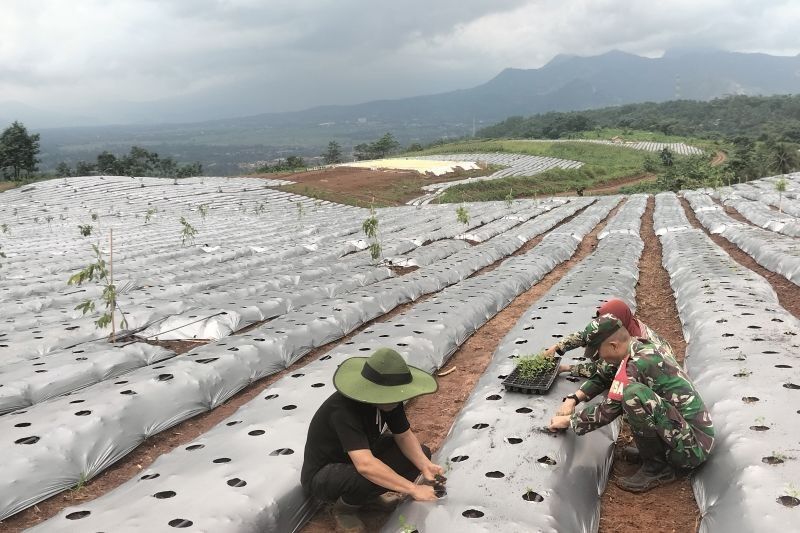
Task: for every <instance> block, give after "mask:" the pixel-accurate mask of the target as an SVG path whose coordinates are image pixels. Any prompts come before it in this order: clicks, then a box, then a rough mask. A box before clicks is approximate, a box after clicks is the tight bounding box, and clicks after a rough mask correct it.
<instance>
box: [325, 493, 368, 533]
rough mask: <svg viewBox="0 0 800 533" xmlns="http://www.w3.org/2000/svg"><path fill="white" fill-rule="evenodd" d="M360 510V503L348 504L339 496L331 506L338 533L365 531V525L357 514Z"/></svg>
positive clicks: (362, 532)
mask: <svg viewBox="0 0 800 533" xmlns="http://www.w3.org/2000/svg"><path fill="white" fill-rule="evenodd" d="M360 510H361V506H360V505H350V504H349V503H345V501H344V500H343V499H341V498H339V499H338V500H337V501H336V503H334V504H333V506H332V507H331V515H332V516H333V521H334V522H335V523H336V531H337V532H338V533H367V527H366V526H365V525H364V522H362V521H361V518H359V516H358V512H359V511H360Z"/></svg>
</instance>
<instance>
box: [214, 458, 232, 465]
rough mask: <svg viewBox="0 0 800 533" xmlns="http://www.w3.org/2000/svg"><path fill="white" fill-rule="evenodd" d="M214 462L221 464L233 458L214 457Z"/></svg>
mask: <svg viewBox="0 0 800 533" xmlns="http://www.w3.org/2000/svg"><path fill="white" fill-rule="evenodd" d="M211 462H212V463H216V464H220V463H230V462H231V460H230V458H229V457H220V458H218V459H214V460H213V461H211Z"/></svg>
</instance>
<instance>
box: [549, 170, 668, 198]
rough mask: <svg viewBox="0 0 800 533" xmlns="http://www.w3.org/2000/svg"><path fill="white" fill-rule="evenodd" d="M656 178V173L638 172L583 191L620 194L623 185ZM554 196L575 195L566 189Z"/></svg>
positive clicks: (596, 193)
mask: <svg viewBox="0 0 800 533" xmlns="http://www.w3.org/2000/svg"><path fill="white" fill-rule="evenodd" d="M655 178H656V175H655V174H638V175H636V176H629V177H627V178H620V179H616V180H612V181H610V182H608V183H604V184H603V185H598V186H597V187H591V188H589V189H586V190H584V191H583V194H584V196H602V195H608V194H618V193H619V190H620V189H621V188H622V187H628V186H630V185H638V184H639V183H644V182H645V181H650V180H654V179H655ZM554 196H575V192H574V191H566V192H560V193H556V194H555V195H554Z"/></svg>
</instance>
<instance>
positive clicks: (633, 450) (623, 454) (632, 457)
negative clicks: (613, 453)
mask: <svg viewBox="0 0 800 533" xmlns="http://www.w3.org/2000/svg"><path fill="white" fill-rule="evenodd" d="M617 454H618V455H619V457H620V459H622V460H623V461H625V462H626V463H630V464H636V463H641V462H642V456H641V455H639V448H637V447H636V446H625V447H623V448H617Z"/></svg>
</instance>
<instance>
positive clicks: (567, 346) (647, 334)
mask: <svg viewBox="0 0 800 533" xmlns="http://www.w3.org/2000/svg"><path fill="white" fill-rule="evenodd" d="M639 325H640V326H642V330H643V332H644V335H643V337H644V338H645V339H647V340H649V341H650V342H652V343H653V344H655V345H656V346H663V347H666V348H667V349H668V350H669V351H670V352H671V351H672V347H671V346H670V345H669V343H668V342H667V341H666V339H664V338H663V337H662V336H661V335H659V334H658V333H656V332H655V331H653V330H652V329H650V327H648V326H647V324H645V323H644V322H642V321H641V320H639ZM556 346H557V348H558V349H559V350H560V351H562V352H567V351H569V350H572V349H574V348H580V347H582V346H586V330H585V329H582V330H580V331H576V332H575V333H572V334H570V335H567V336H566V337H564V338H563V339H561V340H560V341H559V342H558V344H557V345H556ZM598 364H603V362H602V361H600V358H599V357H598V356H597V353H596V352H595V355H594V357H592V360H591V361H586V362H585V363H578V364H576V365H572V369H571V370H570V371H569V375H570V376H575V377H578V378H589V377H592V376H593V375H594V373H595V372H596V371H597V366H598Z"/></svg>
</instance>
